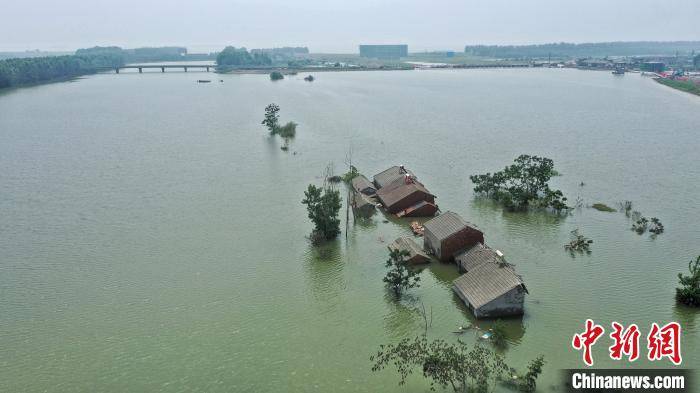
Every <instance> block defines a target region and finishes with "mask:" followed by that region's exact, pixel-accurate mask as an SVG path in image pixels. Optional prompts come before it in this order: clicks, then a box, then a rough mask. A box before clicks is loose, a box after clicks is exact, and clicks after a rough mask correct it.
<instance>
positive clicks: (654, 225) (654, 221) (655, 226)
mask: <svg viewBox="0 0 700 393" xmlns="http://www.w3.org/2000/svg"><path fill="white" fill-rule="evenodd" d="M649 232H651V233H653V234H654V235H660V234H662V233H664V224H662V223H661V220H659V219H658V218H656V217H652V218H651V228H649Z"/></svg>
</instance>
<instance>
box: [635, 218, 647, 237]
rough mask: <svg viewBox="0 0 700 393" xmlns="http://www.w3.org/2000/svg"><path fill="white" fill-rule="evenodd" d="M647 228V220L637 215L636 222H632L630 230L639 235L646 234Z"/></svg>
mask: <svg viewBox="0 0 700 393" xmlns="http://www.w3.org/2000/svg"><path fill="white" fill-rule="evenodd" d="M633 214H634V213H633ZM648 227H649V219H648V218H646V217H644V216H642V215H641V214H640V215H639V218H637V220H636V221H635V222H634V224H632V230H633V231H635V232H637V234H639V235H641V234H643V233H644V232H646V231H647V228H648Z"/></svg>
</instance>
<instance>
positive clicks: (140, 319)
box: [0, 69, 700, 392]
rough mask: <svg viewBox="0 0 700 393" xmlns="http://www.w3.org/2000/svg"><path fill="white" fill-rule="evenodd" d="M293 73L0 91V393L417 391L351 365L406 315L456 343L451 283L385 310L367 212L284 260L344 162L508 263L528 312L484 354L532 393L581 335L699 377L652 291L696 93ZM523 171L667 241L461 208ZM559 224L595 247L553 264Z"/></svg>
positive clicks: (443, 277)
mask: <svg viewBox="0 0 700 393" xmlns="http://www.w3.org/2000/svg"><path fill="white" fill-rule="evenodd" d="M303 76H304V75H297V76H288V77H287V78H285V79H284V80H282V81H279V82H274V83H273V82H271V81H270V80H269V78H268V76H267V75H214V74H206V73H200V72H188V73H184V72H174V71H173V72H166V73H165V74H162V73H160V72H147V73H144V74H141V75H140V74H138V73H128V72H123V73H122V74H120V75H114V74H109V75H108V74H104V75H95V76H89V77H86V78H83V79H80V80H77V81H74V82H69V83H56V84H49V85H44V86H37V87H31V88H25V89H20V90H13V91H7V92H4V93H2V94H0V168H1V170H0V381H2V382H1V385H2V386H1V387H0V390H1V391H7V392H25V391H26V392H127V391H128V392H232V391H236V392H278V391H292V392H302V391H303V392H311V391H319V392H328V391H337V392H376V391H385V392H393V391H396V392H424V391H427V390H428V385H427V384H426V383H425V382H424V381H423V380H422V379H421V378H419V377H413V378H411V379H410V380H409V381H408V384H407V385H406V386H404V387H399V386H397V381H398V379H397V376H396V374H395V373H394V372H393V371H386V372H380V373H372V372H371V371H370V367H371V363H370V361H369V356H370V355H372V354H373V353H374V352H375V351H376V350H377V347H378V345H379V344H381V343H386V342H393V341H397V340H399V339H401V338H403V337H413V336H416V335H418V334H421V333H422V332H423V321H422V317H421V316H420V314H419V313H418V312H417V311H416V309H417V308H418V307H419V305H420V302H423V303H424V304H425V306H426V308H427V309H428V310H429V311H430V310H432V318H433V322H432V327H431V328H430V329H429V330H428V335H429V336H430V337H431V338H437V337H443V338H447V339H449V340H454V339H455V336H454V335H453V333H452V331H453V330H455V328H456V327H457V326H458V325H460V324H463V323H466V322H468V321H471V320H472V319H471V316H470V314H469V313H468V312H467V311H466V309H465V308H464V307H463V306H462V305H461V304H460V302H459V299H458V298H457V297H456V296H454V295H453V293H452V291H451V281H452V280H453V279H454V278H456V277H457V272H456V269H455V268H454V267H453V266H450V265H441V264H437V263H434V264H432V265H430V266H429V267H427V268H426V269H424V270H423V271H422V274H421V280H422V281H421V282H422V286H421V287H420V288H419V289H416V290H412V291H410V296H409V297H407V298H406V299H405V300H404V301H402V302H400V303H396V302H395V301H393V299H392V297H391V296H390V295H389V294H388V293H387V291H386V289H385V288H384V286H383V283H382V277H383V275H384V273H385V267H384V261H385V260H386V257H387V250H386V245H387V243H388V242H390V241H391V240H393V239H394V238H396V237H397V236H399V235H405V234H408V233H409V228H408V226H407V222H400V221H396V220H391V221H390V222H388V223H385V222H383V221H384V218H383V217H382V216H381V215H376V216H375V217H374V219H373V220H372V221H371V222H369V223H358V224H352V223H351V224H350V230H349V232H348V234H347V240H346V238H345V236H346V234H345V233H343V234H342V235H341V236H340V238H339V239H338V240H337V241H335V242H332V243H330V244H327V245H324V246H322V247H312V246H311V245H310V244H309V242H308V241H307V239H306V236H307V235H308V233H309V232H310V230H311V224H310V223H309V222H308V219H307V217H306V211H305V208H304V206H303V205H302V204H301V203H300V200H301V199H302V196H303V191H304V189H305V188H306V186H307V184H309V183H319V182H320V178H321V175H322V174H323V170H324V167H325V166H326V164H327V163H329V162H333V163H334V164H335V168H336V172H337V173H339V172H341V171H342V170H343V169H344V168H345V165H344V161H345V155H346V152H347V150H348V148H349V147H351V146H352V149H353V152H354V154H353V160H354V162H355V163H356V164H357V166H358V167H359V169H360V170H361V171H362V172H363V173H366V174H368V175H372V174H374V173H376V172H378V171H380V170H383V169H384V168H386V167H388V166H391V165H395V164H405V165H406V166H407V167H408V168H410V169H412V170H413V171H414V172H415V173H416V174H417V175H418V177H419V178H420V179H421V180H422V181H423V182H424V183H425V184H426V186H427V187H428V188H429V189H430V190H431V191H433V192H434V193H435V194H436V195H437V196H438V204H439V205H440V207H441V208H442V210H453V211H456V212H458V213H460V214H461V215H462V216H464V217H465V218H466V219H467V220H469V221H472V222H474V223H475V224H477V225H478V226H479V227H481V229H482V230H483V231H484V233H485V237H486V242H487V243H488V244H490V245H491V246H492V247H494V248H498V249H500V250H502V251H503V252H504V253H505V255H506V257H507V259H508V260H509V261H510V262H512V263H514V264H516V266H517V270H518V272H519V273H520V274H522V276H523V278H524V280H525V282H526V284H527V286H528V288H529V290H530V294H529V296H527V298H526V304H525V307H526V313H525V316H524V317H523V318H517V319H511V320H508V322H507V327H508V334H509V340H510V341H511V344H510V346H509V348H508V349H507V350H506V351H505V355H506V356H507V359H508V361H509V363H510V364H512V365H513V366H516V367H519V368H522V367H524V366H525V364H526V362H527V360H529V359H531V358H533V357H535V356H536V355H537V354H544V355H545V358H546V361H547V365H546V367H545V373H544V374H543V375H542V376H541V378H540V380H539V391H541V392H549V391H560V390H561V389H560V387H559V385H560V382H561V381H560V379H559V374H558V372H557V370H558V369H560V368H573V367H581V366H582V365H583V363H582V361H581V354H580V353H578V352H575V351H574V350H573V349H572V348H571V344H570V342H571V337H572V335H573V334H574V333H576V332H579V331H581V330H582V329H583V322H584V320H585V319H586V318H592V319H594V320H595V321H596V322H598V323H601V324H603V325H604V326H605V327H606V328H607V329H608V331H609V330H610V326H609V324H610V322H611V321H613V320H616V321H620V322H622V323H624V324H629V323H637V324H638V325H639V326H640V328H641V330H642V334H643V335H646V334H647V333H648V331H649V325H650V324H651V323H652V322H659V323H665V322H669V321H679V322H680V323H681V324H682V326H683V329H684V333H683V337H682V349H683V359H684V362H683V365H684V367H686V368H697V367H699V366H700V351H698V348H699V346H700V311H698V310H692V309H687V308H683V307H679V306H677V305H676V304H675V301H674V288H675V286H676V281H677V279H676V274H677V273H678V272H680V271H686V270H687V264H688V261H689V260H690V259H691V258H694V257H695V256H697V255H699V254H700V244H699V240H700V226H699V225H698V219H699V218H700V207H699V205H698V203H697V200H698V195H699V193H700V182H699V180H700V164H698V150H699V149H700V137H699V135H698V133H699V131H700V99H698V97H694V96H691V95H689V94H685V93H682V92H678V91H675V90H673V89H670V88H668V87H666V86H662V85H660V84H657V83H654V82H653V81H652V80H650V79H647V78H644V77H640V76H639V75H636V74H628V75H625V76H623V77H614V76H613V75H611V74H610V73H607V72H585V71H576V70H549V69H533V70H526V69H518V70H455V71H450V70H440V71H406V72H345V73H318V74H316V75H315V76H316V81H314V82H313V83H307V82H304V81H303V79H302V78H303ZM203 78H205V79H212V80H213V82H212V83H210V84H197V83H195V81H196V80H197V79H203ZM219 79H223V80H224V83H220V82H219ZM270 102H275V103H277V104H279V105H280V106H281V108H282V111H281V116H282V119H281V120H282V121H284V122H286V121H289V120H293V121H295V122H297V123H299V127H298V131H297V137H296V139H295V140H294V141H293V142H292V143H291V145H290V149H289V152H284V151H281V150H280V146H282V145H283V142H282V141H281V140H280V139H278V138H273V137H269V136H268V135H267V132H266V130H265V129H264V128H263V126H261V125H260V121H261V120H262V116H263V108H264V107H265V105H267V104H268V103H270ZM523 153H526V154H536V155H542V156H546V157H551V158H553V159H554V160H555V165H556V168H557V169H558V171H559V172H560V173H561V176H559V177H556V178H555V179H554V180H553V185H554V186H555V187H558V188H561V189H562V190H563V192H564V193H565V194H566V195H567V196H568V197H569V199H570V200H571V201H574V200H576V199H577V197H579V198H581V199H582V200H583V203H584V204H585V205H591V204H593V203H596V202H603V203H606V204H608V205H611V206H616V204H617V202H618V201H620V200H625V199H629V200H632V201H633V202H634V207H635V209H636V210H639V211H641V212H642V213H643V214H644V215H646V216H647V217H654V216H656V217H659V218H660V219H661V220H662V221H663V223H664V224H665V226H666V232H665V233H664V234H662V235H661V236H658V237H657V238H655V239H653V238H650V236H649V235H648V234H647V235H643V236H639V235H637V234H635V233H634V232H632V231H631V230H629V228H630V226H631V222H630V221H629V220H628V219H627V218H626V217H625V216H624V215H623V214H620V213H606V212H600V211H597V210H594V209H591V208H585V207H584V208H581V209H576V210H574V211H573V213H572V214H571V215H569V216H567V217H557V216H553V215H551V214H543V213H531V214H522V213H508V212H504V211H503V210H502V209H501V208H499V207H497V206H494V205H492V204H491V203H489V202H487V201H483V200H479V199H475V197H474V195H473V193H472V191H471V188H472V186H471V183H470V181H469V178H468V177H469V175H470V174H475V173H483V172H486V171H494V170H498V169H501V168H502V167H503V166H505V165H506V164H508V163H510V162H511V161H512V160H513V158H515V157H516V156H517V155H519V154H523ZM581 182H584V183H585V185H584V186H580V183H581ZM342 215H343V219H344V211H343V214H342ZM342 225H343V229H344V228H345V223H344V220H343V224H342ZM575 228H579V229H580V230H581V232H582V233H583V234H585V235H586V236H588V237H590V238H592V239H593V240H594V241H595V243H594V244H593V247H592V250H593V252H592V253H591V254H590V255H584V256H578V257H576V258H572V257H571V256H570V255H569V254H568V253H567V252H565V251H564V249H563V244H564V243H565V242H567V241H568V239H569V232H570V231H571V230H573V229H575ZM479 324H480V325H482V326H483V327H488V326H489V324H490V322H488V321H485V322H479ZM606 334H607V333H606ZM462 337H463V339H464V340H466V341H468V342H475V341H476V340H477V339H476V337H475V335H474V334H473V333H468V334H465V335H464V336H462ZM641 344H642V349H643V350H644V348H645V341H644V340H642V342H641ZM609 345H610V343H609V339H607V338H604V339H602V340H601V341H600V343H599V344H598V345H597V346H596V347H595V351H594V355H595V360H596V366H599V367H616V366H618V365H620V364H621V365H625V364H626V363H615V362H612V361H611V360H609V359H608V357H607V346H609ZM669 365H670V363H669V362H668V361H663V362H656V363H650V362H648V361H646V360H639V361H637V362H636V363H635V364H634V367H668V366H669Z"/></svg>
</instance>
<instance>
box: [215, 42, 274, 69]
mask: <svg viewBox="0 0 700 393" xmlns="http://www.w3.org/2000/svg"><path fill="white" fill-rule="evenodd" d="M216 64H217V65H219V66H221V67H239V66H266V65H270V64H272V60H271V59H270V57H269V56H267V55H266V54H264V53H255V54H253V55H251V54H250V53H248V50H247V49H246V48H236V47H234V46H227V47H226V48H224V50H222V51H221V52H219V54H218V55H217V56H216Z"/></svg>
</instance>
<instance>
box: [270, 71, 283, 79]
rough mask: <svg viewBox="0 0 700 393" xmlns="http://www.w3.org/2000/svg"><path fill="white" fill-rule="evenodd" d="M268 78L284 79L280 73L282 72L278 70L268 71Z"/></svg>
mask: <svg viewBox="0 0 700 393" xmlns="http://www.w3.org/2000/svg"><path fill="white" fill-rule="evenodd" d="M270 79H271V80H273V81H278V80H280V79H284V75H282V73H281V72H279V71H272V72H271V73H270Z"/></svg>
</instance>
